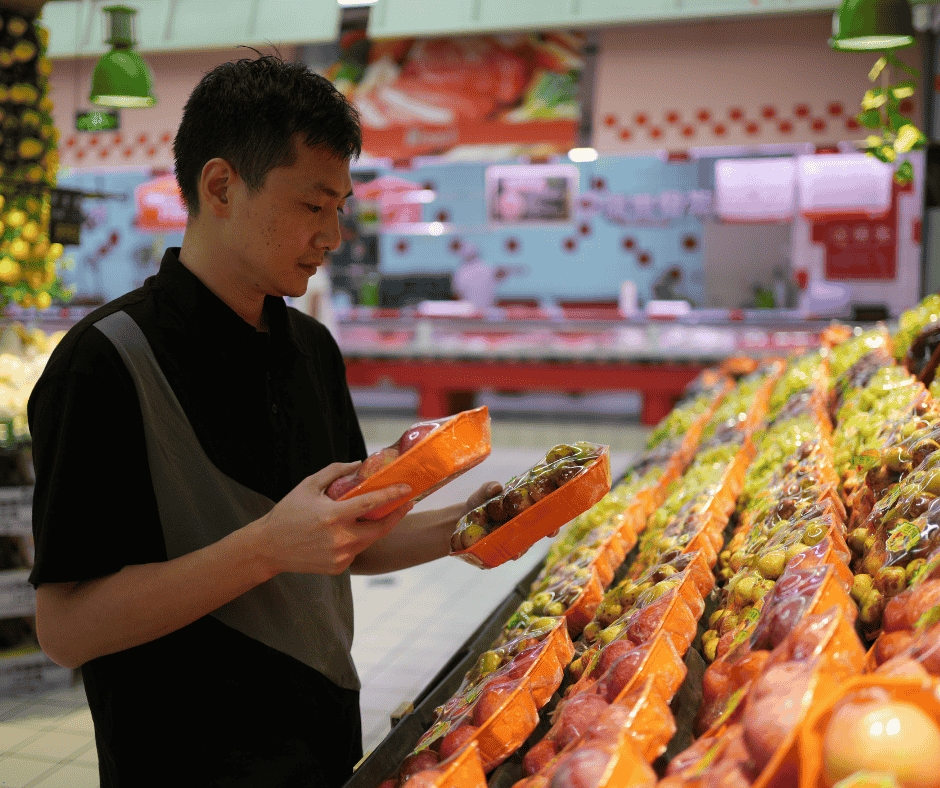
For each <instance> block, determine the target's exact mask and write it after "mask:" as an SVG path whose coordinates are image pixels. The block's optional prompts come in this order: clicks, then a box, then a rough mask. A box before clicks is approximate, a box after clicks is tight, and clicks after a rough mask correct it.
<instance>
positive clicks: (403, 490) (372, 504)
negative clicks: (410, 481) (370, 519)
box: [343, 484, 411, 517]
mask: <svg viewBox="0 0 940 788" xmlns="http://www.w3.org/2000/svg"><path fill="white" fill-rule="evenodd" d="M409 495H411V487H409V486H408V485H407V484H391V485H389V486H388V487H383V488H382V489H380V490H373V491H372V492H368V493H363V494H362V495H355V496H353V497H352V498H350V499H348V500H346V501H343V504H344V505H346V507H347V509H348V511H349V513H350V514H351V515H352V516H354V517H361V516H362V515H364V514H367V513H368V512H371V511H372V510H373V509H378V508H379V507H380V506H383V505H384V504H387V503H389V502H390V501H397V500H398V499H399V498H404V497H405V496H409Z"/></svg>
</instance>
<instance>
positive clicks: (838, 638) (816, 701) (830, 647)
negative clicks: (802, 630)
mask: <svg viewBox="0 0 940 788" xmlns="http://www.w3.org/2000/svg"><path fill="white" fill-rule="evenodd" d="M821 657H822V658H821V659H820V660H819V662H818V663H817V665H816V668H815V670H814V675H813V678H812V680H811V682H810V686H811V687H812V691H813V699H812V703H811V704H810V706H809V708H808V709H807V710H806V714H805V715H804V717H803V720H801V721H800V723H798V724H797V725H796V726H795V727H794V728H793V730H791V731H790V732H789V733H788V734H787V737H786V738H785V739H784V741H783V744H781V746H780V747H779V748H778V749H777V751H776V752H775V753H774V756H773V758H771V760H770V762H769V763H768V764H767V765H766V766H765V767H764V770H763V772H761V775H760V777H759V778H758V779H757V780H756V781H755V782H754V784H753V788H774V787H775V786H776V785H778V784H781V783H783V784H789V782H784V778H785V776H787V777H788V776H790V775H796V774H798V773H799V769H800V752H799V747H798V741H799V736H800V731H801V729H802V727H803V725H804V724H805V721H806V719H807V716H809V714H810V711H811V710H812V709H816V708H819V707H820V706H821V705H825V704H827V703H828V702H829V701H830V699H831V698H832V696H833V694H834V693H836V692H837V691H838V689H837V688H838V687H839V685H840V684H841V683H842V682H843V681H845V680H846V679H848V678H849V677H850V676H852V675H853V674H857V673H859V671H861V669H862V665H863V664H864V661H865V650H864V649H863V648H862V644H861V641H859V639H858V635H857V634H856V633H855V629H854V628H853V627H852V626H851V624H849V623H848V619H847V618H846V617H845V616H844V615H841V616H839V617H838V626H837V627H836V629H835V631H834V632H833V633H832V635H831V637H830V639H829V641H828V643H827V644H826V646H825V648H824V649H823V651H822V654H821ZM772 661H773V659H772V658H771V662H772ZM769 664H770V662H768V665H769Z"/></svg>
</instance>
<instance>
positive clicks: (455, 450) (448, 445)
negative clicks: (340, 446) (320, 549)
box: [339, 405, 490, 520]
mask: <svg viewBox="0 0 940 788" xmlns="http://www.w3.org/2000/svg"><path fill="white" fill-rule="evenodd" d="M489 455H490V414H489V409H488V408H487V407H486V406H485V405H484V406H482V407H479V408H474V409H473V410H465V411H463V412H462V413H458V414H456V415H455V416H451V417H450V418H449V419H447V420H446V421H444V422H443V423H442V424H441V426H440V427H438V428H437V429H436V430H434V431H433V432H431V433H429V434H428V435H427V436H426V437H425V438H424V440H422V441H421V442H419V443H416V444H415V445H414V446H412V447H411V448H410V449H408V450H407V451H406V452H405V453H404V454H401V455H399V456H398V457H397V458H396V459H395V460H394V461H393V462H391V463H389V464H388V465H386V466H385V467H384V468H381V469H380V470H378V471H376V472H375V473H374V474H372V476H369V477H368V478H366V479H364V480H363V481H362V482H360V483H359V484H358V485H356V486H355V487H354V488H353V489H351V490H349V491H348V492H347V493H346V494H345V495H342V496H340V498H339V500H341V501H346V500H348V499H350V498H354V497H355V496H357V495H362V494H363V493H367V492H373V491H375V490H380V489H382V488H383V487H388V486H389V485H392V484H408V485H411V494H410V495H406V496H404V497H402V498H399V499H397V500H395V501H392V502H391V503H387V504H385V505H384V506H380V507H379V508H377V509H373V510H372V511H371V512H369V515H368V516H369V518H370V519H375V520H377V519H379V518H381V517H384V516H385V515H387V514H389V513H390V512H393V511H395V509H397V508H398V507H399V506H402V505H403V504H405V503H407V502H408V501H413V500H421V499H422V498H426V497H427V496H428V495H430V494H431V493H432V492H434V491H436V490H438V489H440V488H441V487H443V486H444V485H445V484H447V483H448V482H451V481H453V480H454V479H456V478H457V477H458V476H460V475H461V474H462V473H464V472H466V471H469V470H470V469H471V468H473V467H475V466H477V465H479V464H480V463H481V462H483V460H485V459H486V458H487V457H489Z"/></svg>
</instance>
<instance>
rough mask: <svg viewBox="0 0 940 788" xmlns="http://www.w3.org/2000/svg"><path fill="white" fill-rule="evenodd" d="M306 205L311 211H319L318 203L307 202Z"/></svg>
mask: <svg viewBox="0 0 940 788" xmlns="http://www.w3.org/2000/svg"><path fill="white" fill-rule="evenodd" d="M307 207H308V208H309V209H310V210H311V211H312V212H313V213H320V206H319V205H309V204H308V205H307Z"/></svg>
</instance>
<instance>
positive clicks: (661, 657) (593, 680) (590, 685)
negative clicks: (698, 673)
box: [565, 633, 688, 701]
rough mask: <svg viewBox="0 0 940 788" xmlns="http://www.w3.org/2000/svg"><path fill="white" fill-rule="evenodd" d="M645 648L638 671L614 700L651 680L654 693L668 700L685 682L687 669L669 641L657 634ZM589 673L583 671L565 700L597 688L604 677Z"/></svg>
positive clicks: (569, 689) (570, 688)
mask: <svg viewBox="0 0 940 788" xmlns="http://www.w3.org/2000/svg"><path fill="white" fill-rule="evenodd" d="M644 645H647V646H648V648H647V652H646V655H645V656H644V657H643V661H642V662H641V663H640V665H639V667H638V668H637V670H636V673H635V674H634V675H633V676H632V677H631V678H630V680H629V681H628V682H627V683H626V684H625V685H624V687H623V689H622V690H621V691H620V692H619V693H618V694H617V698H616V699H615V700H619V699H621V698H623V697H625V696H626V695H627V694H628V693H630V692H632V691H633V690H634V689H635V688H636V687H637V686H638V685H640V684H642V683H643V682H645V681H647V680H648V679H652V680H653V683H654V688H655V690H656V694H657V695H658V696H659V697H661V698H663V699H665V700H667V701H668V700H671V699H672V697H673V696H674V695H675V694H676V692H678V691H679V687H680V686H681V685H682V682H683V681H685V677H686V674H687V673H688V668H687V667H686V665H685V662H684V661H683V659H682V656H681V655H680V654H679V652H678V651H676V647H675V646H674V645H673V644H672V640H671V639H670V638H668V637H666V636H665V635H663V634H662V633H660V634H658V635H656V636H655V637H654V638H653V639H652V640H650V641H648V643H647V644H644ZM637 648H643V646H637ZM591 673H592V671H589V670H585V672H584V675H583V676H581V678H580V679H579V680H578V681H577V682H576V683H574V684H572V685H571V686H570V687H569V688H568V690H567V692H566V693H565V700H568V699H569V698H573V697H575V696H576V695H580V694H581V693H582V692H589V691H591V690H593V689H594V688H595V687H597V685H598V683H599V682H601V681H602V680H603V678H604V676H603V675H600V676H592V675H591Z"/></svg>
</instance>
